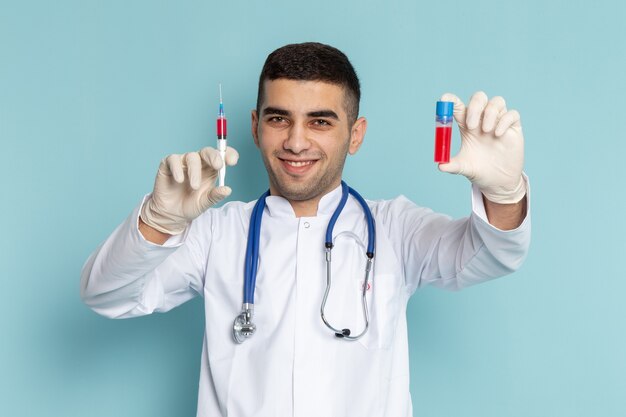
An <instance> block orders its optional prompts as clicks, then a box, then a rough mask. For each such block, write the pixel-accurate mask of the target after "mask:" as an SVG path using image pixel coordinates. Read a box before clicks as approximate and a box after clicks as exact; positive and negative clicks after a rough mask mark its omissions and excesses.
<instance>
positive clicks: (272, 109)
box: [263, 107, 291, 116]
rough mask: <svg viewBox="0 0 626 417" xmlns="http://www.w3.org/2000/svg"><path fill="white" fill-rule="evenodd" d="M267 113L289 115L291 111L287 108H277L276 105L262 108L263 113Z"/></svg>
mask: <svg viewBox="0 0 626 417" xmlns="http://www.w3.org/2000/svg"><path fill="white" fill-rule="evenodd" d="M268 114H278V115H280V116H289V115H290V114H291V112H290V111H287V110H283V109H279V108H277V107H266V108H264V109H263V115H264V116H267V115H268Z"/></svg>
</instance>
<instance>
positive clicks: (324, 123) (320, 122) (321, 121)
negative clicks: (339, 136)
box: [313, 119, 330, 126]
mask: <svg viewBox="0 0 626 417" xmlns="http://www.w3.org/2000/svg"><path fill="white" fill-rule="evenodd" d="M313 124H314V125H315V126H330V123H328V120H325V119H316V120H314V121H313Z"/></svg>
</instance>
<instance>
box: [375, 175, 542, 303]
mask: <svg viewBox="0 0 626 417" xmlns="http://www.w3.org/2000/svg"><path fill="white" fill-rule="evenodd" d="M525 180H526V181H527V185H528V180H527V178H526V177H525ZM527 189H528V190H529V191H528V193H527V201H528V208H527V215H526V218H525V219H524V221H523V222H522V224H521V225H520V226H519V227H517V228H516V229H513V230H507V231H503V230H499V229H497V228H495V227H494V226H492V225H491V224H489V222H488V221H487V218H486V214H485V208H484V203H483V200H482V195H481V193H480V191H479V190H478V189H477V188H473V190H472V214H471V215H470V217H467V218H463V219H459V220H452V219H451V218H450V217H448V216H445V215H442V214H438V213H434V212H433V211H432V210H430V209H426V208H423V207H418V206H416V205H415V204H414V203H412V202H411V201H409V200H408V199H407V198H405V197H403V196H401V197H399V198H397V199H395V200H393V201H391V202H389V207H388V208H387V210H382V212H383V218H382V223H383V225H382V226H383V227H384V229H385V231H386V232H387V233H388V234H389V236H390V239H391V242H392V245H393V246H394V250H395V251H396V253H397V254H398V255H399V259H401V260H402V269H403V272H404V277H405V284H406V286H407V290H408V291H409V292H410V293H413V292H414V291H415V290H416V289H417V288H419V287H420V286H423V285H427V284H431V285H434V286H437V287H441V288H445V289H450V290H458V289H461V288H463V287H467V286H469V285H473V284H478V283H481V282H484V281H487V280H490V279H493V278H497V277H500V276H503V275H506V274H509V273H511V272H513V271H515V270H517V269H518V268H519V267H520V266H521V264H522V263H523V261H524V259H525V258H526V254H527V252H528V247H529V245H530V188H529V187H528V188H527Z"/></svg>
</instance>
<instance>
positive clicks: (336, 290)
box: [326, 232, 402, 349]
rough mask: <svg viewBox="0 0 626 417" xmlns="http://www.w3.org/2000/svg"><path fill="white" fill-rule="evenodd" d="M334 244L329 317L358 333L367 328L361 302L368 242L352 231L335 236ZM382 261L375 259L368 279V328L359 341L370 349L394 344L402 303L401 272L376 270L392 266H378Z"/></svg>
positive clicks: (334, 324) (328, 305)
mask: <svg viewBox="0 0 626 417" xmlns="http://www.w3.org/2000/svg"><path fill="white" fill-rule="evenodd" d="M334 244H335V247H334V249H333V253H332V260H333V266H332V273H331V276H332V286H331V290H330V293H329V295H328V301H327V304H326V317H327V319H328V321H329V322H330V324H331V325H332V326H334V327H336V328H339V329H343V328H348V329H350V331H351V334H352V335H353V336H355V335H357V334H359V333H361V332H362V331H363V329H364V328H365V317H364V311H363V302H362V290H363V287H364V285H365V268H366V264H367V257H366V255H365V246H364V245H363V243H362V242H361V240H360V239H359V238H358V237H357V236H356V235H354V234H352V233H349V232H344V233H341V234H340V235H338V236H336V237H335V239H334ZM379 262H382V263H384V259H382V258H381V259H380V260H378V259H376V258H375V259H374V268H373V269H372V271H371V272H370V275H369V279H368V283H367V291H366V301H367V310H368V315H369V328H368V330H367V332H365V334H364V335H363V336H362V337H361V338H359V339H358V340H357V342H356V343H359V344H361V345H362V346H364V347H365V348H367V349H388V348H389V347H391V345H392V343H393V338H394V335H395V328H396V324H397V321H398V314H399V310H400V305H401V300H400V298H401V297H400V290H401V287H402V286H401V281H400V276H399V274H394V273H384V272H380V273H379V272H377V271H381V270H382V271H385V270H389V268H379V267H378V266H377V264H378V263H379ZM349 343H355V342H349Z"/></svg>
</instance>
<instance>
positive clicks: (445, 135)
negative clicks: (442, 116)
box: [435, 126, 452, 164]
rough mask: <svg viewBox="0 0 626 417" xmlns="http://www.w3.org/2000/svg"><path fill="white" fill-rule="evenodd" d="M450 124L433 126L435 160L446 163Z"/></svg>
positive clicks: (448, 156)
mask: <svg viewBox="0 0 626 417" xmlns="http://www.w3.org/2000/svg"><path fill="white" fill-rule="evenodd" d="M451 138H452V126H437V127H436V128H435V162H438V163H440V164H447V163H448V162H450V143H451Z"/></svg>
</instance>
